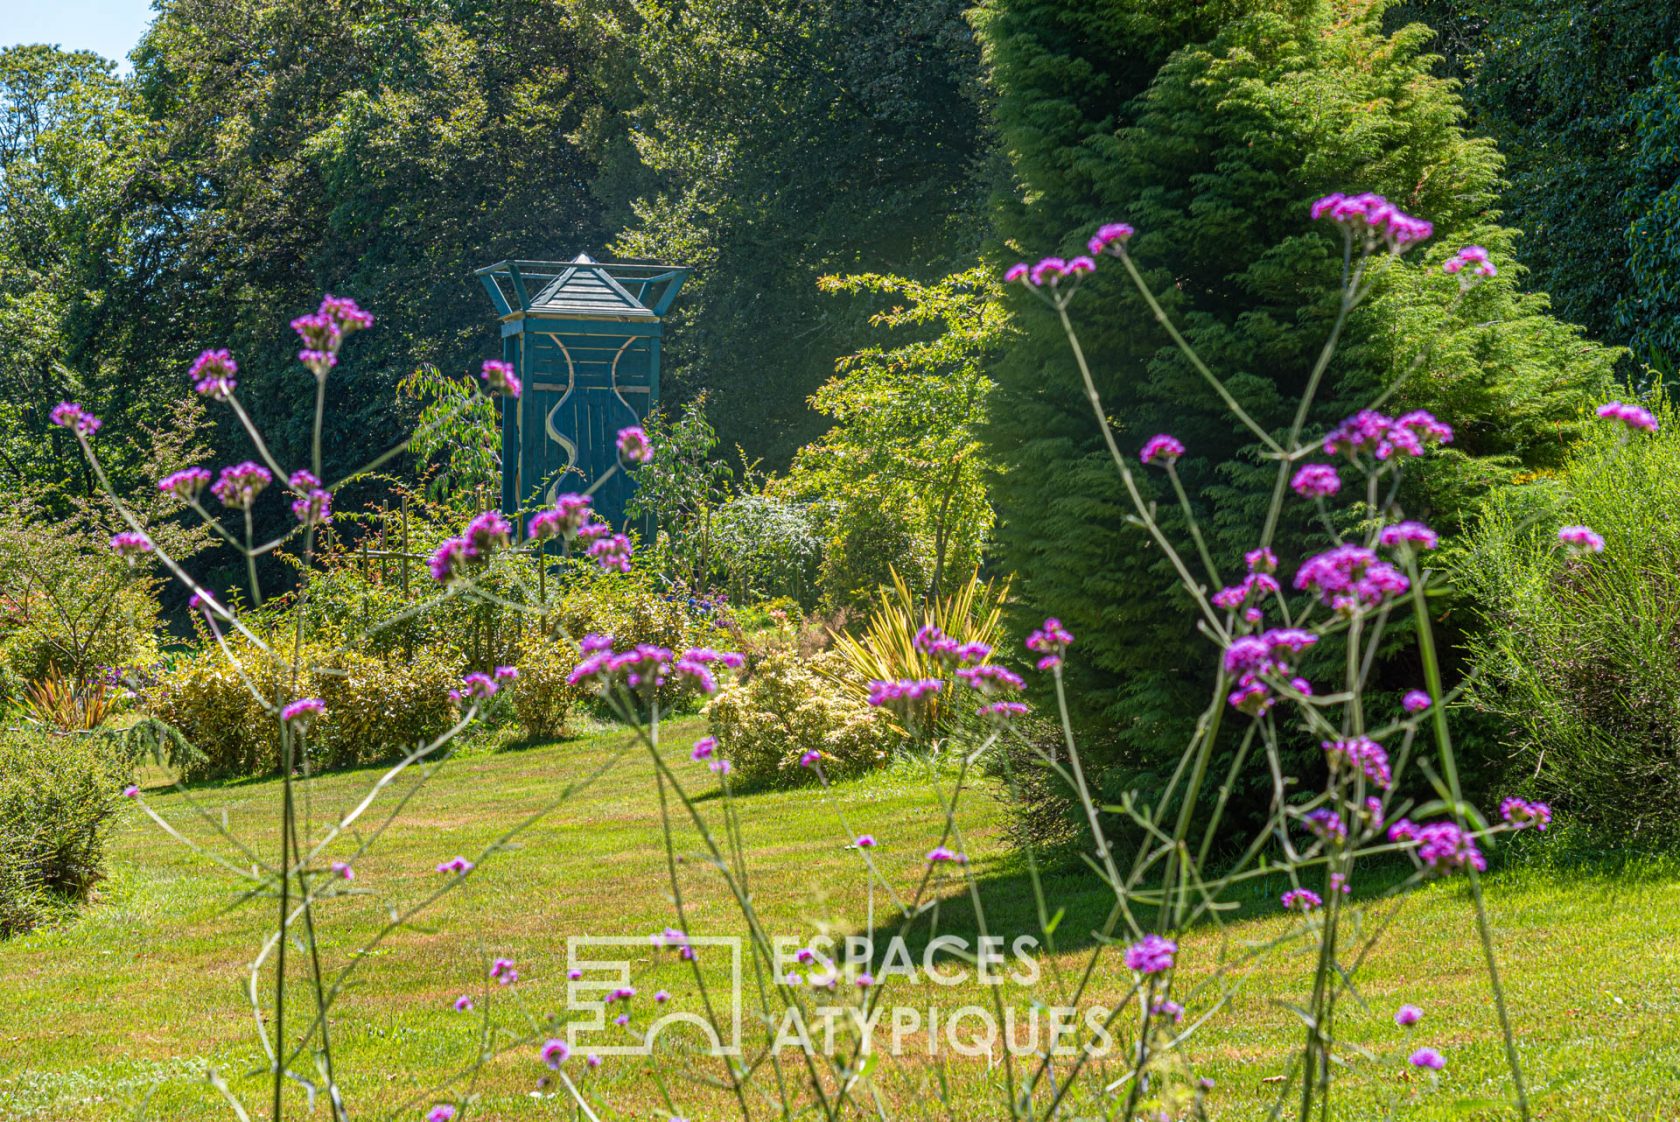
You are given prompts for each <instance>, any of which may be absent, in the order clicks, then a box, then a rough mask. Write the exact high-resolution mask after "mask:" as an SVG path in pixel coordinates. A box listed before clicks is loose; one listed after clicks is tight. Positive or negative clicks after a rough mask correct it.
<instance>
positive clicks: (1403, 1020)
mask: <svg viewBox="0 0 1680 1122" xmlns="http://www.w3.org/2000/svg"><path fill="white" fill-rule="evenodd" d="M1421 1020H1423V1010H1422V1009H1419V1008H1418V1007H1417V1006H1416V1005H1402V1006H1401V1007H1400V1008H1398V1009H1396V1010H1395V1011H1394V1023H1395V1024H1397V1025H1399V1026H1400V1027H1401V1028H1410V1027H1411V1026H1413V1025H1415V1024H1417V1023H1418V1022H1419V1021H1421Z"/></svg>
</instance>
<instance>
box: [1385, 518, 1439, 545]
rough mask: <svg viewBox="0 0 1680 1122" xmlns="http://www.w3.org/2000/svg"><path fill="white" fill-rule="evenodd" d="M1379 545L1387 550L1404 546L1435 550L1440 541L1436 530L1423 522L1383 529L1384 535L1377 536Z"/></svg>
mask: <svg viewBox="0 0 1680 1122" xmlns="http://www.w3.org/2000/svg"><path fill="white" fill-rule="evenodd" d="M1377 544H1379V545H1381V546H1383V547H1385V548H1387V549H1394V548H1396V547H1398V546H1402V545H1409V546H1417V547H1418V548H1419V549H1434V548H1435V547H1436V546H1437V545H1439V544H1440V539H1439V538H1438V537H1436V534H1435V531H1434V530H1431V529H1430V528H1429V527H1428V526H1425V525H1424V524H1423V523H1422V522H1396V523H1395V524H1394V525H1392V526H1384V527H1383V528H1382V533H1380V534H1378V535H1377Z"/></svg>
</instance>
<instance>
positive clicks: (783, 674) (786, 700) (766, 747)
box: [703, 649, 896, 782]
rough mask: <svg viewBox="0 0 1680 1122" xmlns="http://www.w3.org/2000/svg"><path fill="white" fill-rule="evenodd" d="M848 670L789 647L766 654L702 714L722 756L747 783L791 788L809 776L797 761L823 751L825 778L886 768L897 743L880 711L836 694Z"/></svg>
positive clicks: (835, 660)
mask: <svg viewBox="0 0 1680 1122" xmlns="http://www.w3.org/2000/svg"><path fill="white" fill-rule="evenodd" d="M845 673H846V667H845V663H844V661H843V660H842V659H841V657H840V656H839V655H837V654H835V653H834V652H832V651H825V652H823V653H821V654H818V655H816V656H815V657H813V658H810V659H803V658H801V657H800V656H799V655H798V653H797V652H795V651H793V650H792V649H783V650H777V651H772V652H770V653H768V654H766V655H765V656H764V657H763V658H761V659H760V660H759V661H758V662H757V664H756V665H754V666H753V668H752V672H751V674H750V676H748V677H747V678H746V679H745V680H743V681H739V682H732V683H730V684H729V685H726V686H724V687H723V688H722V689H721V690H719V691H718V693H717V695H716V696H715V697H713V698H712V700H711V701H710V702H709V703H708V704H707V705H706V707H705V709H704V710H703V713H704V715H705V717H706V719H707V720H708V721H709V722H710V723H711V730H712V735H713V736H715V737H717V739H718V743H719V745H720V746H721V750H722V753H723V755H724V756H725V757H727V758H728V759H729V761H730V763H731V764H732V765H733V767H734V769H735V773H736V774H737V775H738V776H740V777H741V778H742V779H745V780H758V781H779V782H797V781H798V780H799V779H801V778H803V777H805V776H809V775H811V774H812V773H811V771H810V770H809V769H806V768H802V767H801V766H800V764H799V759H800V757H801V756H802V755H804V754H805V753H806V752H807V751H810V750H812V749H815V750H817V751H819V752H821V753H822V762H823V769H824V770H825V771H826V772H827V773H828V774H830V775H840V774H845V773H848V772H857V771H864V770H867V769H868V768H871V767H876V766H878V765H880V764H882V763H884V762H885V761H886V759H887V755H888V752H889V751H890V749H891V747H892V745H893V743H894V741H895V739H896V734H895V733H894V732H893V729H892V725H891V724H890V722H888V720H887V719H886V717H885V715H884V714H882V713H881V711H880V710H879V709H876V708H874V707H872V706H870V705H868V704H866V703H864V702H862V701H860V700H858V699H857V697H856V696H854V695H853V694H852V693H850V692H849V691H847V690H843V689H841V688H840V687H839V686H838V685H836V684H835V679H836V678H838V677H843V676H844V675H845Z"/></svg>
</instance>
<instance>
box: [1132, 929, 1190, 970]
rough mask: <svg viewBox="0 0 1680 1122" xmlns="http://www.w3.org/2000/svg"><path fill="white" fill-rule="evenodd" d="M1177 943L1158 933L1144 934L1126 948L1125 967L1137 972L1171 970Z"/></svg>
mask: <svg viewBox="0 0 1680 1122" xmlns="http://www.w3.org/2000/svg"><path fill="white" fill-rule="evenodd" d="M1177 953H1178V944H1177V943H1175V942H1173V941H1172V940H1171V939H1163V938H1162V937H1161V936H1159V935H1145V936H1144V937H1143V938H1141V939H1139V940H1138V941H1137V942H1135V943H1133V944H1132V945H1131V946H1129V947H1127V948H1126V969H1128V970H1135V971H1137V972H1138V973H1139V974H1160V973H1163V972H1164V971H1167V970H1171V969H1172V966H1173V956H1174V955H1176V954H1177Z"/></svg>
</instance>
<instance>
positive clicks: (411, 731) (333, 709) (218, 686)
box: [152, 639, 458, 778]
mask: <svg viewBox="0 0 1680 1122" xmlns="http://www.w3.org/2000/svg"><path fill="white" fill-rule="evenodd" d="M228 648H229V650H230V652H232V654H233V655H234V657H236V658H238V659H239V661H240V664H241V667H242V668H243V674H242V673H241V671H240V669H236V668H235V667H234V666H232V665H230V663H229V661H228V659H226V658H224V657H223V656H222V654H221V652H220V651H219V650H216V649H213V648H206V649H203V650H201V651H200V652H199V653H198V654H197V655H196V656H194V657H190V658H183V659H180V660H177V662H176V664H175V666H174V667H172V668H171V669H169V670H168V671H166V672H165V673H164V674H163V676H162V678H161V679H160V681H159V683H158V688H157V690H156V693H155V696H154V698H153V701H152V706H153V711H154V712H155V713H156V714H157V716H158V717H160V718H161V719H162V720H164V721H166V722H167V723H168V724H170V725H172V726H173V727H175V728H176V729H178V730H180V732H181V734H182V735H183V736H184V737H186V739H187V741H188V742H189V743H190V744H192V745H193V747H195V748H196V749H198V751H199V752H201V753H203V758H202V759H198V758H194V757H184V758H183V759H182V763H181V766H182V770H183V775H184V777H189V778H197V777H199V776H228V775H263V774H268V773H271V772H273V771H274V770H275V769H276V768H277V767H278V766H279V759H278V757H277V755H276V737H275V735H274V727H275V723H276V717H275V716H274V715H273V714H271V713H269V712H267V711H266V710H265V709H264V708H263V706H262V705H261V703H259V702H258V701H257V699H256V698H255V697H254V696H252V693H251V688H250V686H249V685H247V683H246V679H247V678H249V680H250V683H251V685H254V686H255V687H256V688H257V689H258V690H260V691H261V692H262V693H263V695H264V696H273V695H274V694H275V692H276V687H277V686H278V685H279V684H280V682H281V680H282V675H283V673H284V670H283V668H282V667H281V666H279V665H277V664H276V663H275V662H273V661H271V660H269V659H267V658H265V657H264V656H262V654H261V653H260V652H259V651H257V650H256V648H255V647H254V646H253V645H252V644H251V643H249V642H248V641H245V640H243V639H230V640H229V641H228ZM303 662H304V665H305V666H307V667H310V668H311V669H310V671H309V677H310V678H311V679H312V681H311V682H310V683H309V684H308V686H307V687H306V690H305V692H306V693H308V694H312V695H314V696H317V697H320V698H321V699H322V700H323V701H325V702H326V705H327V709H326V713H325V715H324V716H323V717H322V719H321V720H320V721H319V722H317V723H316V725H315V726H314V727H313V728H312V729H311V730H310V735H309V743H310V747H311V749H312V752H313V755H314V758H315V759H316V761H317V764H318V765H319V766H323V767H345V766H349V765H352V764H360V763H369V762H373V761H376V760H381V759H388V758H391V757H393V756H396V755H399V754H401V753H402V752H403V751H405V750H407V749H409V748H412V747H413V746H414V745H415V744H416V743H417V742H419V741H421V740H424V739H427V738H430V737H433V736H436V735H437V734H438V733H441V732H442V731H443V730H444V729H446V728H448V727H449V721H450V717H451V714H452V709H451V705H450V701H449V690H450V687H451V686H453V685H454V684H455V682H456V681H457V679H458V674H457V672H456V670H455V667H454V666H453V664H452V663H451V662H450V661H448V660H447V658H446V656H444V655H440V654H438V653H437V652H434V651H432V650H430V649H429V648H422V649H421V650H418V651H416V652H415V655H414V657H413V658H410V659H398V658H392V659H380V658H375V657H372V656H369V655H366V654H360V653H349V652H331V651H327V650H325V649H321V648H308V649H306V650H305V651H304V655H303Z"/></svg>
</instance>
